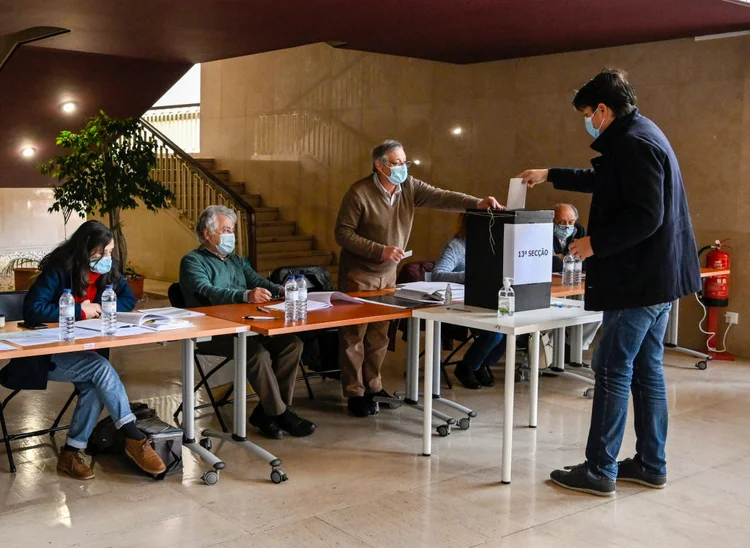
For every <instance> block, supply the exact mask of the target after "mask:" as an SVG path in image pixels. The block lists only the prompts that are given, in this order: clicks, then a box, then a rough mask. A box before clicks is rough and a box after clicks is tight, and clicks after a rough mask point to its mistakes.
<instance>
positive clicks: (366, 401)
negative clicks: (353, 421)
mask: <svg viewBox="0 0 750 548" xmlns="http://www.w3.org/2000/svg"><path fill="white" fill-rule="evenodd" d="M346 406H347V407H348V408H349V412H350V413H351V414H352V415H354V416H355V417H369V416H370V415H377V414H378V404H377V403H375V402H374V401H372V400H371V399H370V398H367V397H365V396H352V397H350V398H349V401H348V402H347V404H346Z"/></svg>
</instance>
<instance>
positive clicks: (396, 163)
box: [383, 160, 411, 167]
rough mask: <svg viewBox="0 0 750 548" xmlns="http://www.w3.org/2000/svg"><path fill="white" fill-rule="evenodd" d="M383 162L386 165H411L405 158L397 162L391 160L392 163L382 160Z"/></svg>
mask: <svg viewBox="0 0 750 548" xmlns="http://www.w3.org/2000/svg"><path fill="white" fill-rule="evenodd" d="M383 164H385V165H386V167H400V166H405V167H410V166H411V162H410V161H409V160H406V161H404V162H401V161H398V162H393V163H391V162H383Z"/></svg>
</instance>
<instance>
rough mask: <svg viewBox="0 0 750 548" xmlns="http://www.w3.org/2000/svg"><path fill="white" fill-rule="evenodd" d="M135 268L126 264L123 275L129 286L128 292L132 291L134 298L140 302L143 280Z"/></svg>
mask: <svg viewBox="0 0 750 548" xmlns="http://www.w3.org/2000/svg"><path fill="white" fill-rule="evenodd" d="M137 268H138V267H137V266H134V265H132V264H130V263H128V265H127V266H126V267H125V272H124V273H123V275H124V276H125V280H127V282H128V285H129V286H130V291H132V292H133V295H134V296H135V298H136V299H137V300H139V301H140V300H141V299H142V298H143V281H144V280H145V278H144V277H143V275H142V274H141V273H139V272H138V270H137Z"/></svg>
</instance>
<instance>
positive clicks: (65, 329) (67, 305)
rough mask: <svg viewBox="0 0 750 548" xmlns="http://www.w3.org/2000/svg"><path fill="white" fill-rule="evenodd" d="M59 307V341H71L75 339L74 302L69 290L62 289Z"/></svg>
mask: <svg viewBox="0 0 750 548" xmlns="http://www.w3.org/2000/svg"><path fill="white" fill-rule="evenodd" d="M59 305H60V316H59V327H60V340H61V341H72V340H73V339H74V338H75V323H76V301H75V299H74V298H73V292H72V291H71V290H70V289H63V294H62V295H60V302H59Z"/></svg>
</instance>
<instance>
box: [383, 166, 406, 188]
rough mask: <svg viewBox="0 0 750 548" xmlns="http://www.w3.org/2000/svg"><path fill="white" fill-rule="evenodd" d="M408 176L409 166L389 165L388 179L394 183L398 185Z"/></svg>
mask: <svg viewBox="0 0 750 548" xmlns="http://www.w3.org/2000/svg"><path fill="white" fill-rule="evenodd" d="M408 176H409V168H408V167H406V166H405V165H401V166H391V174H390V175H389V176H388V180H389V181H390V182H391V183H393V184H394V185H400V184H402V183H403V182H404V181H406V178H407V177H408Z"/></svg>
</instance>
